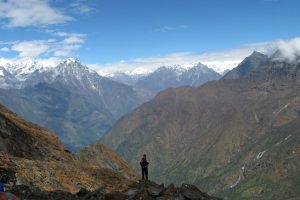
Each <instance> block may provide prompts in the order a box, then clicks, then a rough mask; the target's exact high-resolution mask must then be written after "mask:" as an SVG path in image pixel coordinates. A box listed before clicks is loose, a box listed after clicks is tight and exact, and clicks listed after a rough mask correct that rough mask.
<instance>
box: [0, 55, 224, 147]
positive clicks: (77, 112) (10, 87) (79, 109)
mask: <svg viewBox="0 0 300 200" xmlns="http://www.w3.org/2000/svg"><path fill="white" fill-rule="evenodd" d="M176 70H177V69H171V68H166V67H163V68H160V69H159V70H157V71H156V72H155V73H153V74H150V75H149V76H147V77H144V79H140V81H141V82H139V83H138V82H137V83H135V84H134V85H127V84H124V83H121V82H117V81H115V80H112V79H110V78H107V77H103V76H100V75H99V74H98V73H97V72H96V71H94V70H91V69H89V68H88V67H87V66H85V65H83V64H81V63H80V61H79V60H77V59H67V60H65V61H63V62H61V63H60V64H59V65H58V66H56V67H45V66H42V65H39V64H37V63H35V62H34V61H31V60H28V61H23V62H17V63H15V64H7V65H5V66H3V67H0V88H1V89H0V102H1V103H3V104H4V105H5V106H7V107H8V108H10V109H11V110H13V111H14V112H16V113H18V114H20V115H21V116H22V117H24V118H25V119H27V120H30V121H33V122H35V123H37V124H40V125H42V126H44V127H46V128H49V129H50V130H52V131H54V132H55V133H56V134H58V136H59V137H60V139H61V140H62V142H63V143H64V144H65V145H66V146H67V147H68V149H70V150H72V151H76V150H78V149H80V148H82V147H84V146H86V145H88V144H91V143H93V142H95V141H96V140H98V139H100V138H101V137H102V135H103V134H104V133H105V132H106V131H108V130H109V129H110V128H111V127H112V125H113V124H114V123H115V122H116V121H117V120H118V119H120V118H121V117H122V116H124V115H125V114H127V113H129V112H131V111H132V110H133V109H134V108H136V107H137V106H139V105H141V104H142V103H144V102H146V101H148V100H150V99H151V98H153V97H154V95H156V93H157V92H158V91H160V90H161V89H164V88H168V87H176V86H180V85H186V84H191V85H193V84H195V85H196V84H201V83H203V82H204V81H208V80H210V79H212V78H218V77H219V76H218V74H216V73H215V72H213V71H212V70H210V69H208V68H207V67H205V66H202V65H199V66H196V67H194V68H192V69H190V70H188V71H184V70H183V69H182V70H183V73H182V75H181V76H178V72H177V71H176ZM168 74H169V75H168ZM211 74H212V76H211ZM166 77H168V78H167V79H166ZM178 77H180V84H179V82H178V80H179V79H178ZM131 78H134V77H133V76H131ZM135 78H137V77H135ZM139 78H141V77H139ZM152 87H154V88H152Z"/></svg>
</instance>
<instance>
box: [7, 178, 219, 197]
mask: <svg viewBox="0 0 300 200" xmlns="http://www.w3.org/2000/svg"><path fill="white" fill-rule="evenodd" d="M11 192H13V193H15V194H17V195H19V197H20V198H21V199H24V200H27V199H28V200H29V199H36V200H48V199H49V200H61V199H64V200H69V199H70V200H71V199H78V200H87V199H90V200H96V199H97V200H101V199H102V200H108V199H110V200H124V199H127V200H136V199H140V200H146V199H147V200H150V199H157V200H168V199H178V200H221V198H217V197H213V196H209V195H208V194H206V193H204V192H201V191H200V190H199V189H198V188H197V187H195V186H194V185H189V184H183V185H182V186H181V187H175V186H174V185H170V186H168V187H165V186H164V185H158V184H156V183H154V182H148V181H147V182H143V181H139V182H136V183H134V184H132V185H130V186H129V187H128V189H127V190H125V191H123V192H109V193H107V192H105V190H103V189H101V188H100V189H97V190H95V191H93V192H90V191H88V190H86V189H81V190H80V191H79V192H77V193H76V194H71V193H68V192H63V191H53V192H45V191H41V190H39V189H38V188H29V187H27V186H16V187H14V188H12V190H11Z"/></svg>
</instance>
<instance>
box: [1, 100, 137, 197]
mask: <svg viewBox="0 0 300 200" xmlns="http://www.w3.org/2000/svg"><path fill="white" fill-rule="evenodd" d="M84 155H86V157H84ZM0 160H1V162H0V175H3V177H4V178H3V179H4V182H5V183H6V184H7V185H6V188H7V189H9V188H11V187H12V186H13V185H26V186H29V187H36V188H39V189H40V190H43V191H49V192H50V191H55V190H61V191H66V192H71V193H74V192H78V191H79V190H80V188H86V189H88V190H89V191H94V190H96V189H98V188H102V189H103V191H105V192H110V191H123V190H126V189H127V187H128V185H129V184H130V183H132V181H135V180H137V179H138V176H137V175H136V172H135V171H134V170H132V169H131V168H130V167H129V165H128V164H127V163H126V162H125V161H123V160H122V159H121V158H120V157H118V156H117V155H116V154H115V153H113V152H112V151H111V150H109V149H108V148H107V147H105V146H103V145H95V146H92V147H87V148H85V149H84V150H82V151H81V152H79V153H78V154H77V155H73V154H70V152H69V151H67V150H65V148H64V146H63V145H62V144H61V143H60V141H59V140H58V138H57V136H55V135H54V134H53V133H52V132H50V131H49V130H47V129H44V128H41V127H39V126H37V125H36V124H32V123H30V122H27V121H25V120H23V119H22V118H21V117H19V116H18V115H16V114H14V113H12V112H11V111H9V110H7V109H6V108H5V107H3V106H2V105H1V106H0Z"/></svg>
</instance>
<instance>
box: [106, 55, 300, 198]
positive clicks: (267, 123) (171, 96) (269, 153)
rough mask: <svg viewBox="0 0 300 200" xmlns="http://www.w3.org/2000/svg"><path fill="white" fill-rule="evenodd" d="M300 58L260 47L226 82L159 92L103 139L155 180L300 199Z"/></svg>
mask: <svg viewBox="0 0 300 200" xmlns="http://www.w3.org/2000/svg"><path fill="white" fill-rule="evenodd" d="M299 78H300V64H299V63H297V62H288V61H286V60H281V59H275V58H274V56H271V57H268V56H266V55H263V54H260V53H258V52H254V53H253V54H252V55H250V56H249V57H247V58H245V60H244V61H243V62H242V63H241V64H240V65H239V66H237V68H235V69H233V70H232V71H230V72H228V73H227V74H226V75H225V76H224V77H223V78H222V79H221V80H218V81H210V82H208V83H206V84H204V85H202V86H201V87H189V86H187V87H180V88H171V89H167V90H164V91H162V92H160V93H159V94H158V95H157V96H156V97H155V98H154V99H153V100H151V101H149V102H147V103H145V104H143V105H142V106H140V107H138V108H137V109H135V110H134V111H133V112H132V113H130V114H127V115H126V116H125V117H123V118H122V119H120V120H119V121H118V122H117V123H116V124H115V125H114V126H113V127H112V128H111V129H110V131H109V132H108V133H107V134H106V135H105V136H104V137H103V138H102V140H101V142H104V143H105V144H107V145H108V146H109V147H111V148H112V149H114V150H116V151H117V153H118V154H119V155H120V156H122V157H123V158H125V160H127V161H128V162H129V163H130V164H132V166H136V165H135V163H136V161H137V160H139V158H140V156H141V155H142V154H144V153H145V154H147V157H148V158H149V160H150V161H149V162H150V166H149V171H150V174H151V176H153V177H154V180H156V181H158V182H164V183H170V182H173V183H177V184H178V183H180V182H182V181H184V182H189V183H193V184H196V185H197V186H199V187H201V188H205V190H207V191H209V192H210V193H212V194H217V195H218V196H222V197H224V198H225V199H237V200H246V199H264V200H268V199H270V200H271V199H289V200H292V199H298V198H299V196H300V193H299V183H300V179H299V177H300V170H299V169H300V146H299V144H300V137H299V136H300V135H299V131H300V114H299V113H300V93H299V88H300V81H299V80H300V79H299Z"/></svg>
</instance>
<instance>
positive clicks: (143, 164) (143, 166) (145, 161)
mask: <svg viewBox="0 0 300 200" xmlns="http://www.w3.org/2000/svg"><path fill="white" fill-rule="evenodd" d="M140 165H141V167H142V168H147V167H148V165H149V163H148V161H147V160H146V159H142V161H141V162H140Z"/></svg>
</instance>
